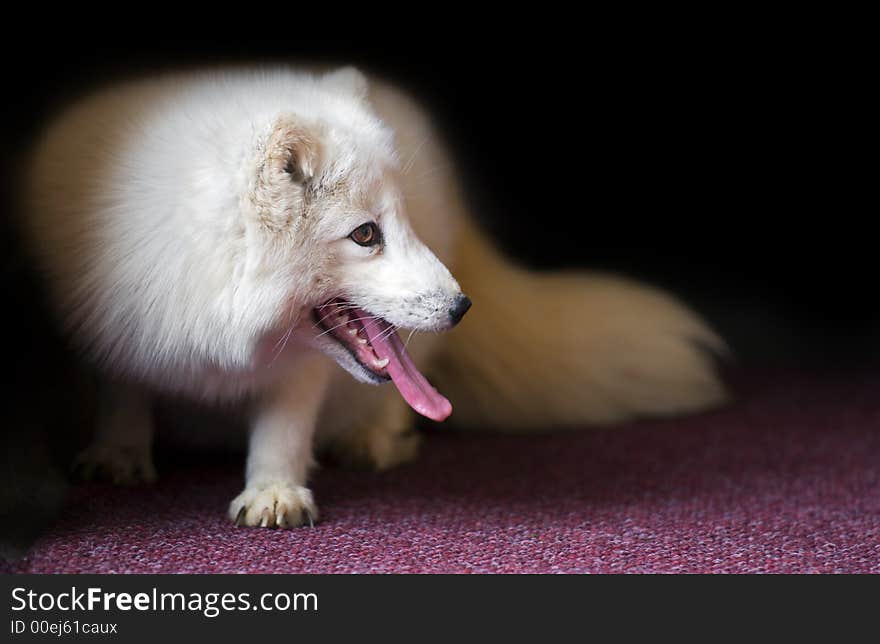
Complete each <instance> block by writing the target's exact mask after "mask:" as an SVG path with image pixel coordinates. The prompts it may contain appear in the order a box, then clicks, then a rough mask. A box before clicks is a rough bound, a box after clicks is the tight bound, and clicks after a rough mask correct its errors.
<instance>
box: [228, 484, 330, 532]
mask: <svg viewBox="0 0 880 644" xmlns="http://www.w3.org/2000/svg"><path fill="white" fill-rule="evenodd" d="M229 518H230V519H232V521H233V522H234V523H235V525H236V526H242V525H245V526H251V527H261V528H294V527H296V526H298V525H303V524H305V523H308V524H309V525H310V526H313V525H314V524H315V522H316V521H317V520H318V508H317V507H316V506H315V501H314V499H313V498H312V492H311V490H309V489H308V488H305V487H301V486H298V485H289V484H287V483H272V484H269V485H264V486H253V487H247V488H245V490H244V492H242V493H241V494H239V495H238V496H237V497H235V498H234V499H233V500H232V503H230V504H229Z"/></svg>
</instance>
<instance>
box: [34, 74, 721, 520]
mask: <svg viewBox="0 0 880 644" xmlns="http://www.w3.org/2000/svg"><path fill="white" fill-rule="evenodd" d="M27 177H28V182H27V190H26V196H27V199H26V205H27V208H26V212H25V218H24V229H25V231H26V233H27V235H26V237H27V239H28V240H29V243H30V245H31V246H32V250H33V251H34V255H35V257H36V259H37V262H38V264H39V266H40V267H41V269H42V271H43V273H44V274H45V276H46V278H47V282H48V286H49V290H50V293H51V296H52V300H53V302H54V304H55V305H56V307H57V310H58V313H59V316H60V319H61V320H62V321H63V322H64V323H65V325H66V327H67V329H68V330H69V332H70V333H71V336H72V337H73V338H74V339H75V340H76V341H77V342H78V343H79V344H80V345H81V346H82V347H83V348H84V349H85V351H86V352H87V353H88V355H90V356H91V357H92V358H93V359H94V360H96V361H97V362H99V363H100V364H101V365H103V366H104V367H105V368H106V370H107V373H108V375H109V378H110V380H111V381H112V382H113V384H112V385H110V386H108V388H107V391H108V393H107V395H106V398H105V403H104V406H103V412H102V414H101V416H100V418H99V427H98V432H97V440H96V443H95V445H94V446H93V447H92V448H90V449H89V450H87V451H86V452H84V454H83V455H82V457H81V458H82V460H83V461H84V463H85V464H86V465H87V466H89V467H100V468H103V469H105V470H107V471H108V472H109V473H110V474H111V475H112V476H114V478H116V479H119V480H132V479H146V480H150V479H152V478H153V477H154V475H155V474H154V471H153V467H152V464H151V460H150V458H149V451H150V440H151V438H150V437H151V421H150V419H149V411H148V409H149V406H148V405H147V404H146V403H145V400H146V398H145V396H146V395H147V394H146V393H144V392H146V391H148V390H149V389H150V388H157V389H165V390H171V391H175V392H183V393H188V394H190V395H194V396H199V397H202V398H210V399H218V398H227V397H236V396H241V395H244V394H248V395H249V396H252V397H253V398H254V399H256V400H257V401H258V403H257V405H256V406H255V411H254V414H253V421H252V427H251V440H250V449H249V455H248V465H247V476H246V486H245V489H244V491H243V492H242V494H241V495H239V496H238V497H237V498H236V499H235V500H233V502H232V504H231V505H230V516H231V517H232V518H233V519H234V520H236V521H237V522H239V523H243V524H246V525H262V526H279V527H287V526H293V525H297V524H301V523H303V522H307V521H311V520H313V519H314V518H315V517H316V516H317V511H316V508H315V505H314V501H313V499H312V495H311V493H310V491H309V490H308V488H307V487H306V483H307V480H306V479H307V471H308V466H309V464H310V463H311V456H312V450H313V442H314V441H313V439H314V438H317V440H318V442H319V443H321V444H326V445H328V446H330V447H331V448H334V449H336V450H338V451H339V452H340V453H342V454H344V455H345V456H346V457H348V458H351V459H353V460H359V461H365V462H367V463H370V464H372V465H374V466H377V467H387V466H390V465H394V464H396V463H399V462H401V461H405V460H409V459H411V458H412V457H413V456H414V455H415V452H416V447H417V445H416V437H415V435H414V434H412V433H411V432H409V431H408V429H409V428H410V425H411V423H412V421H413V417H412V415H411V412H410V410H409V409H408V407H407V405H406V404H405V402H404V401H403V399H402V398H401V397H400V395H399V394H398V392H397V391H395V390H394V388H393V387H390V386H385V387H373V386H368V385H365V384H363V383H362V382H359V381H365V382H370V381H371V380H373V379H374V378H375V376H374V375H371V371H370V370H369V369H367V368H365V367H364V366H363V365H362V364H358V362H357V361H356V360H355V359H354V358H353V357H352V356H351V354H350V352H348V351H346V350H344V349H343V348H342V347H341V345H340V344H339V343H338V342H336V341H334V340H333V339H332V337H331V336H329V335H327V334H324V333H321V332H319V329H316V326H315V320H314V319H313V317H312V315H311V312H312V310H313V309H315V307H320V306H321V305H322V303H325V302H327V301H328V300H329V299H330V298H334V297H338V296H342V295H344V296H345V299H346V301H350V302H353V303H355V304H357V305H358V306H359V307H361V308H362V309H364V310H366V311H369V312H370V313H371V314H374V315H377V316H381V317H382V318H384V319H385V320H387V321H388V322H389V323H390V324H393V325H395V326H398V327H400V328H401V329H413V330H416V331H432V332H433V331H443V330H446V329H448V328H449V327H450V326H452V324H453V322H450V320H449V317H448V315H447V313H446V312H447V311H448V310H449V309H450V307H451V306H453V303H454V302H456V301H457V299H456V298H459V299H460V298H461V292H462V289H463V290H464V292H466V293H467V294H468V295H469V296H470V297H471V298H472V300H473V301H474V306H473V311H472V312H471V313H469V314H468V316H467V317H465V319H464V321H463V322H462V324H461V326H460V327H459V328H457V329H455V330H454V331H452V332H450V333H448V334H443V335H435V334H428V333H420V334H418V335H416V336H415V337H413V338H412V341H411V342H410V343H409V349H410V353H411V354H412V355H413V359H414V361H415V363H416V364H417V365H419V366H420V367H421V368H422V369H423V370H426V371H427V373H428V375H429V377H430V378H432V379H433V380H434V381H435V384H438V385H439V388H440V389H441V390H444V391H446V392H447V393H449V394H450V396H449V397H450V399H451V401H452V403H453V405H454V406H455V413H454V416H453V420H454V421H455V422H456V424H457V425H461V426H469V425H470V426H478V427H497V428H501V429H527V428H531V429H538V428H542V427H547V426H569V427H576V426H581V425H584V424H590V423H593V424H595V423H608V422H612V421H619V420H623V419H625V418H629V417H633V416H637V415H647V414H670V413H677V412H690V411H695V410H699V409H703V408H706V407H708V406H711V405H715V404H717V403H719V402H720V401H721V400H722V399H723V398H724V390H723V388H722V386H721V384H720V383H719V380H718V379H717V377H716V375H715V373H714V370H713V366H712V363H711V360H710V359H709V357H708V356H707V355H706V354H705V352H704V349H705V348H710V349H716V350H717V349H721V348H722V347H723V345H722V343H721V341H720V340H719V339H718V338H717V337H716V336H715V335H714V334H713V333H712V332H711V331H710V330H709V329H708V328H707V327H706V326H705V325H704V324H703V323H702V322H701V321H700V320H699V319H698V318H697V317H696V316H695V315H694V314H692V313H690V312H689V311H688V310H687V309H685V308H684V307H682V306H680V305H679V304H678V303H676V302H675V301H674V300H673V299H671V298H670V297H668V296H666V295H664V294H663V293H660V292H657V291H654V290H651V289H648V288H646V287H642V286H638V285H635V284H632V283H629V282H626V281H624V280H620V279H615V278H611V277H601V276H588V275H583V274H560V275H549V274H547V275H537V274H533V273H530V272H527V271H524V270H521V269H519V268H516V267H513V266H511V265H510V264H509V263H507V262H506V261H505V260H504V259H502V258H501V257H500V256H499V255H498V254H497V253H496V252H495V251H494V250H493V249H492V247H491V245H490V244H489V243H488V242H487V241H486V239H484V238H483V237H482V236H481V234H480V233H479V232H478V230H477V228H476V227H475V225H474V223H473V222H472V221H471V220H470V218H469V217H468V214H467V209H466V207H465V203H464V201H463V199H462V196H461V194H460V193H459V188H458V186H457V184H456V180H455V172H454V164H453V162H452V161H451V160H450V159H449V157H448V156H447V155H446V152H445V150H444V149H443V146H442V144H441V143H440V141H439V140H438V137H437V135H436V133H435V132H434V131H433V130H432V128H431V125H430V123H429V121H428V119H427V117H426V116H425V114H424V113H423V112H422V110H421V109H420V108H419V107H418V106H417V105H416V104H415V103H414V102H412V101H411V100H410V99H409V98H407V97H406V96H404V95H402V94H401V93H399V92H398V91H397V90H395V89H394V88H392V87H390V86H388V85H386V84H384V83H382V82H379V81H376V80H372V79H370V80H368V79H367V78H366V77H365V76H363V75H362V74H361V73H359V72H357V71H356V70H353V69H351V68H344V69H342V70H338V71H336V72H333V73H329V74H316V73H311V72H306V71H294V70H288V69H280V68H278V69H268V70H266V69H263V70H249V69H233V70H227V71H221V72H202V73H190V74H181V75H174V76H167V77H162V78H158V79H154V80H148V81H139V82H132V83H128V84H123V85H119V86H116V87H113V88H111V89H109V90H106V91H104V92H102V93H100V94H97V95H95V96H92V97H90V98H86V99H85V100H82V101H80V102H79V103H77V104H76V105H74V106H73V107H72V108H71V109H69V110H68V111H67V112H65V113H63V114H62V115H61V117H60V118H59V119H57V120H56V121H55V123H54V124H53V125H52V126H51V127H50V128H49V129H48V131H47V132H46V134H45V136H44V137H43V138H42V139H41V141H40V142H39V144H38V145H37V146H36V148H35V151H34V154H33V159H32V163H31V165H30V167H29V172H28V175H27ZM548 214H549V213H548ZM369 222H373V223H375V225H376V226H377V230H380V231H381V237H382V241H381V245H377V246H373V247H369V248H368V247H363V246H361V245H359V244H358V243H355V242H353V241H352V239H351V238H350V237H349V235H350V233H352V231H353V230H355V229H356V228H358V227H359V226H361V225H363V224H365V223H369ZM429 249H430V250H429ZM453 275H454V276H455V277H453ZM456 280H458V281H456ZM459 284H460V285H461V288H460V287H459ZM317 310H319V311H320V309H317ZM328 356H329V358H332V359H333V360H335V361H336V362H337V363H338V364H339V365H341V366H342V367H343V369H339V368H337V367H336V366H335V365H334V364H333V361H332V360H330V359H328ZM346 371H347V372H348V373H346ZM352 376H354V377H352ZM142 388H143V389H142Z"/></svg>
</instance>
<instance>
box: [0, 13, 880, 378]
mask: <svg viewBox="0 0 880 644" xmlns="http://www.w3.org/2000/svg"><path fill="white" fill-rule="evenodd" d="M385 11H387V12H389V13H391V12H392V11H391V10H390V9H386V10H385ZM450 12H451V10H450ZM380 17H381V18H385V19H387V20H390V16H380ZM437 18H438V19H437V20H434V19H433V18H431V19H429V18H427V17H419V16H418V15H415V14H414V15H412V16H407V22H406V23H405V24H394V25H392V24H391V23H390V22H388V23H387V24H384V25H383V27H382V28H381V29H379V28H367V27H366V26H363V27H362V28H361V29H359V30H358V31H356V32H353V35H351V36H348V35H342V34H341V33H340V32H339V31H338V30H337V29H336V28H335V26H334V28H333V29H329V28H325V26H326V23H327V21H328V20H329V18H328V17H326V16H324V17H321V16H320V15H319V16H316V17H315V16H305V14H297V13H296V12H292V13H291V14H290V15H281V14H279V16H278V17H277V19H276V21H277V24H276V25H275V27H276V28H274V29H272V30H268V31H267V30H265V29H264V30H257V29H255V28H254V25H253V24H252V22H251V19H247V20H245V21H244V22H243V23H242V25H241V26H240V28H239V29H237V30H236V31H233V32H229V31H226V32H223V33H222V34H221V33H220V32H218V31H214V30H213V29H212V28H209V27H207V26H205V25H201V26H200V27H198V28H195V29H193V30H190V31H186V32H183V33H182V34H180V35H179V36H178V37H176V38H168V37H165V36H160V35H158V33H156V32H152V31H151V29H149V28H146V27H144V28H143V29H140V30H136V29H134V27H135V26H136V25H135V22H137V21H133V22H131V23H126V25H125V28H124V29H122V28H120V26H119V25H115V26H114V27H112V28H111V27H107V26H105V27H100V26H97V25H93V27H92V29H90V30H85V29H83V28H81V27H79V26H76V27H74V26H73V24H70V25H67V24H66V23H65V22H64V19H63V18H58V19H57V20H56V23H57V24H56V29H55V30H54V31H48V32H43V31H41V32H40V37H39V38H27V39H25V40H26V41H27V44H22V43H21V42H18V43H15V44H12V43H11V42H10V43H7V44H6V45H4V48H5V49H6V51H4V58H5V59H6V60H7V63H8V65H7V70H6V77H5V84H6V86H7V87H8V88H9V89H10V92H9V94H8V95H7V97H6V98H5V99H4V100H3V102H2V110H3V118H2V119H0V123H2V128H3V130H2V140H3V141H4V142H5V143H4V149H3V158H2V164H3V165H2V169H3V176H4V184H3V187H4V204H11V201H10V200H9V196H10V195H12V194H13V193H14V173H15V170H16V169H17V168H18V167H19V159H20V154H21V152H22V151H23V150H24V149H26V146H27V144H28V143H29V141H30V140H31V139H32V137H33V136H34V134H35V133H36V132H37V131H38V130H39V127H40V124H41V123H43V122H44V121H45V119H46V118H48V117H49V116H50V115H51V114H52V112H53V111H54V110H56V109H57V108H58V107H59V106H61V105H63V103H64V101H65V100H67V99H69V98H70V97H73V96H75V95H76V94H78V93H79V92H81V91H84V90H86V89H88V88H90V87H93V86H95V85H99V84H100V83H102V82H105V81H108V80H112V79H113V78H116V77H120V76H125V75H128V74H131V73H149V72H151V71H155V70H157V69H166V68H169V67H171V68H173V67H177V66H180V65H191V64H202V63H208V64H216V63H223V62H240V61H264V60H267V61H286V60H290V61H293V62H295V61H297V60H314V59H319V60H324V61H331V62H339V63H355V64H357V65H360V66H362V67H364V68H366V69H368V70H370V71H374V72H378V73H381V74H384V75H385V76H387V77H389V78H391V79H392V80H396V81H397V82H398V83H400V84H402V85H403V86H405V87H407V88H408V89H409V90H410V91H412V92H413V93H415V94H416V95H417V96H418V97H419V98H421V99H422V101H423V102H424V103H425V104H426V105H428V106H429V108H430V109H431V110H432V112H433V114H434V116H435V118H436V120H437V121H438V123H439V125H440V127H441V129H442V131H443V132H444V133H445V134H446V135H447V137H448V139H449V141H450V144H451V145H452V147H453V150H454V151H455V158H456V162H457V163H458V165H459V170H460V175H461V177H462V179H463V181H464V182H465V184H466V186H467V194H468V196H469V199H470V200H471V202H472V204H473V207H474V211H475V213H476V214H477V216H478V218H479V219H480V221H481V222H482V223H483V224H484V225H485V227H487V228H488V229H489V230H490V231H491V232H492V233H493V235H494V236H495V238H496V239H497V240H498V242H499V244H500V245H501V246H502V247H503V248H504V249H505V251H506V252H507V253H508V254H509V255H510V256H511V257H514V258H516V259H517V260H519V261H520V262H523V263H526V264H528V265H532V266H535V267H537V268H553V267H571V266H578V267H585V268H599V269H611V270H615V271H620V272H623V273H627V274H629V275H632V276H635V277H638V278H642V279H645V280H648V281H651V282H653V283H655V284H658V285H661V286H665V287H667V288H669V289H672V290H673V291H674V292H676V293H677V294H678V295H680V296H681V297H682V298H684V299H685V300H687V301H689V302H690V303H692V304H693V305H694V306H696V307H697V308H698V309H699V310H700V311H701V312H702V313H703V314H704V315H706V316H707V317H708V318H709V319H710V320H711V321H712V322H713V323H714V324H715V325H716V326H717V327H718V328H720V329H721V331H722V332H723V333H724V334H725V335H726V336H727V337H728V338H729V339H730V341H731V344H732V345H733V348H734V350H735V352H736V353H737V355H739V356H740V359H741V360H742V361H745V362H747V363H748V362H766V361H775V360H788V361H811V362H814V363H818V364H829V365H830V364H832V363H834V364H836V363H839V362H841V361H851V360H853V359H856V360H860V359H863V358H867V357H870V356H876V355H877V354H878V345H880V341H878V334H880V333H878V331H877V329H878V321H880V305H878V304H877V298H876V287H875V276H876V274H877V269H876V257H875V251H874V249H875V241H874V240H875V235H876V233H875V232H874V230H873V226H872V224H871V222H870V219H873V218H874V217H875V216H876V205H875V204H872V203H871V202H869V201H867V200H866V199H865V195H866V193H867V192H868V190H867V181H868V177H869V174H868V173H869V168H868V163H867V160H866V158H864V157H863V156H862V155H863V154H864V152H865V151H866V150H868V148H869V146H868V144H867V142H866V136H867V132H866V130H865V129H864V128H863V126H862V122H861V120H860V119H861V115H862V110H864V109H865V108H866V106H865V104H864V94H863V93H864V91H865V89H864V88H865V83H866V81H865V78H864V77H862V76H861V73H860V71H859V67H858V61H859V56H858V51H857V46H858V42H853V41H848V40H847V39H846V38H845V37H844V38H843V39H841V38H840V36H841V34H840V33H839V31H838V30H837V28H836V27H834V26H832V25H831V24H828V25H821V24H819V25H817V24H813V25H811V26H810V29H809V30H804V29H801V28H800V27H799V26H798V24H797V23H796V22H795V21H793V19H790V18H787V17H783V18H782V19H780V20H776V21H768V17H767V16H755V17H752V18H754V19H751V18H748V17H747V19H746V20H745V22H742V21H739V22H735V21H733V19H732V18H730V17H727V18H718V17H708V16H706V17H704V18H705V19H704V20H703V21H702V23H699V24H690V23H688V22H686V21H685V16H674V15H656V16H646V15H643V14H639V15H626V16H619V17H615V18H613V19H611V18H608V17H602V18H597V19H590V18H588V17H586V16H582V17H581V18H580V19H577V20H576V19H574V18H573V17H566V16H558V17H554V18H553V19H551V20H550V21H546V20H545V21H543V22H538V21H536V20H533V19H531V18H528V19H526V20H525V21H523V22H521V23H520V24H516V25H513V24H512V23H509V21H505V22H498V23H494V24H493V23H489V24H484V25H480V26H476V25H474V24H473V23H472V22H471V21H470V20H471V19H470V17H469V16H463V15H457V14H453V15H449V13H448V14H447V15H445V16H438V17H437ZM439 18H445V20H440V19H439ZM688 19H693V17H692V16H691V17H689V18H688ZM322 21H323V22H322ZM285 26H289V29H285V28H283V27H285ZM324 32H327V33H330V34H332V35H333V37H332V38H329V39H328V38H319V37H318V35H320V34H322V33H324ZM267 34H268V37H267ZM844 36H845V34H844ZM832 37H834V40H833V41H832ZM10 208H11V205H9V206H6V205H4V211H6V212H9V209H10ZM2 242H3V248H2V250H3V256H4V270H3V276H2V279H3V287H4V290H5V292H6V299H7V301H12V302H14V304H15V306H13V307H10V308H9V309H8V310H9V311H10V314H8V315H7V320H6V323H7V324H11V325H13V327H14V328H15V333H16V334H17V336H18V337H19V338H24V339H27V338H33V337H34V336H37V337H38V338H39V342H36V343H34V342H31V343H30V344H28V343H27V342H23V343H21V342H16V343H13V344H14V346H13V349H12V350H13V357H14V358H17V359H16V363H17V364H22V362H23V361H29V360H30V359H31V358H32V353H31V352H32V351H33V350H34V346H35V345H42V344H44V343H45V342H46V337H47V336H48V334H49V333H51V331H50V330H51V326H49V325H47V324H46V320H45V315H44V313H43V311H42V310H41V309H40V308H39V307H38V299H37V298H36V297H35V296H34V293H35V292H38V291H35V290H34V288H35V287H34V282H33V279H32V276H31V275H30V273H29V271H28V268H27V265H26V262H24V261H23V259H22V258H21V254H20V252H19V248H18V244H17V242H16V240H15V237H14V234H13V233H12V231H11V230H10V228H9V227H4V228H3V233H2ZM21 347H25V348H21ZM16 348H18V351H19V353H16Z"/></svg>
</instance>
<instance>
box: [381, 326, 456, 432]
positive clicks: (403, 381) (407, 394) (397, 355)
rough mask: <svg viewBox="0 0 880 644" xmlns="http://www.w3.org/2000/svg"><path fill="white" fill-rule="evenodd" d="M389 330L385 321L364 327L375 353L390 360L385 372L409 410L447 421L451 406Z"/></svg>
mask: <svg viewBox="0 0 880 644" xmlns="http://www.w3.org/2000/svg"><path fill="white" fill-rule="evenodd" d="M390 327H391V325H390V324H389V323H388V322H386V321H385V320H377V321H373V320H370V321H368V322H367V323H366V324H364V331H366V333H367V338H368V339H369V340H370V344H371V345H372V347H373V351H374V352H375V353H376V355H377V356H379V358H380V359H385V358H388V366H387V367H385V369H386V370H387V371H388V375H390V376H391V380H392V381H393V382H394V385H395V386H396V387H397V390H398V391H399V392H400V395H401V396H403V399H404V400H405V401H406V402H407V403H409V406H410V407H412V408H413V409H415V410H416V411H417V412H419V413H420V414H421V415H422V416H427V417H428V418H430V419H431V420H436V421H438V422H439V421H442V420H446V419H447V418H449V415H450V414H451V413H452V405H451V404H450V402H449V401H448V400H446V398H444V397H443V396H442V395H441V394H440V393H439V392H438V391H437V390H436V389H434V387H432V386H431V383H430V382H428V381H427V379H426V378H425V377H424V376H423V375H422V374H421V373H419V370H418V369H417V368H416V365H415V364H414V363H413V361H412V358H410V357H409V354H408V353H407V352H406V349H404V348H403V342H401V341H400V337H399V336H398V335H397V333H396V332H394V333H390V332H389V331H388V329H389V328H390Z"/></svg>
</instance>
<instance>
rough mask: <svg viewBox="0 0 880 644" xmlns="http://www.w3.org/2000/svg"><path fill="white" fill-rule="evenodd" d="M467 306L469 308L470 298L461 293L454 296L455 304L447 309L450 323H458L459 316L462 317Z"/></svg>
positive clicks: (466, 310)
mask: <svg viewBox="0 0 880 644" xmlns="http://www.w3.org/2000/svg"><path fill="white" fill-rule="evenodd" d="M469 308H471V298H469V297H468V296H467V295H464V294H463V293H462V294H461V295H459V296H458V297H456V298H455V304H453V305H452V308H451V309H449V319H450V320H452V324H453V325H455V324H458V323H459V321H460V320H461V318H463V317H464V314H465V313H467V312H468V309H469Z"/></svg>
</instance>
